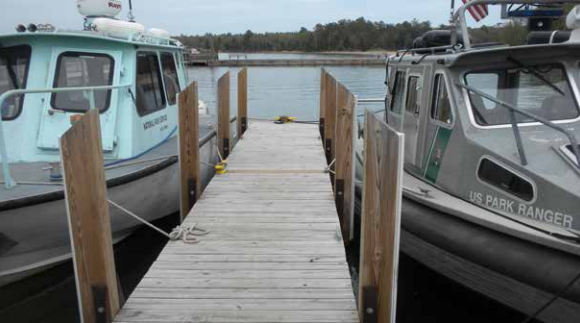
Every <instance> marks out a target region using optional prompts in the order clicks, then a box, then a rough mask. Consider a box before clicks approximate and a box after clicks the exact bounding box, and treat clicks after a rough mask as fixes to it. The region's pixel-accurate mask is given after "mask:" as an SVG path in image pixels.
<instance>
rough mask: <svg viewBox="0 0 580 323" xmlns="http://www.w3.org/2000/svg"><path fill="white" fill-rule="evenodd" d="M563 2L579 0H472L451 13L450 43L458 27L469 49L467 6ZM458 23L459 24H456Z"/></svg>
mask: <svg viewBox="0 0 580 323" xmlns="http://www.w3.org/2000/svg"><path fill="white" fill-rule="evenodd" d="M565 3H577V4H580V0H472V1H468V2H467V3H465V4H464V5H463V6H461V7H460V8H459V9H458V10H457V11H456V12H455V14H454V15H453V17H452V19H451V23H452V25H453V26H452V29H451V31H452V37H451V44H455V43H456V42H457V31H458V30H457V29H458V28H459V29H460V31H461V34H462V35H463V36H464V37H463V45H464V48H465V49H471V47H472V45H471V40H470V38H469V28H468V27H467V20H466V18H465V12H466V11H467V10H469V8H471V7H473V6H477V5H508V4H522V5H526V4H527V5H561V4H565ZM458 24H459V26H458Z"/></svg>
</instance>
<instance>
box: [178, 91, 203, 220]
mask: <svg viewBox="0 0 580 323" xmlns="http://www.w3.org/2000/svg"><path fill="white" fill-rule="evenodd" d="M198 126H199V110H198V96H197V82H193V83H191V84H190V85H189V86H188V87H187V88H186V89H185V90H183V91H182V92H181V93H180V94H179V166H180V170H181V220H182V221H183V219H185V217H186V216H187V215H188V214H189V211H190V210H191V208H192V207H193V205H194V204H195V202H197V200H198V199H199V196H200V194H201V180H200V178H201V177H200V174H201V173H200V166H199V130H198V129H199V128H198Z"/></svg>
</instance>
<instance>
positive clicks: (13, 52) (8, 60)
mask: <svg viewBox="0 0 580 323" xmlns="http://www.w3.org/2000/svg"><path fill="white" fill-rule="evenodd" d="M30 54H31V49H30V46H26V45H23V46H15V47H6V48H1V49H0V95H1V94H3V93H4V92H7V91H11V90H18V89H24V88H26V81H27V79H28V67H29V66H30ZM23 103H24V95H16V96H11V97H9V98H8V99H6V100H5V101H4V103H3V104H2V120H14V119H16V118H17V117H18V116H19V115H20V112H21V111H22V104H23Z"/></svg>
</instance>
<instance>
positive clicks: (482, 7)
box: [461, 0, 489, 21]
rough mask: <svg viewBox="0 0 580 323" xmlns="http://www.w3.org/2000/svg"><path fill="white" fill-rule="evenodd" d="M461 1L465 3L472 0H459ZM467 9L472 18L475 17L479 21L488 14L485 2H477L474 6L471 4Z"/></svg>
mask: <svg viewBox="0 0 580 323" xmlns="http://www.w3.org/2000/svg"><path fill="white" fill-rule="evenodd" d="M461 1H463V4H466V3H468V2H469V1H472V0H461ZM467 10H469V13H470V14H471V16H472V17H473V19H475V21H480V20H482V19H483V18H485V17H487V15H488V14H489V11H488V10H487V5H486V4H478V5H475V6H471V7H469V9H467Z"/></svg>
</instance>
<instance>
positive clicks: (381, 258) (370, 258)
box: [359, 110, 405, 323]
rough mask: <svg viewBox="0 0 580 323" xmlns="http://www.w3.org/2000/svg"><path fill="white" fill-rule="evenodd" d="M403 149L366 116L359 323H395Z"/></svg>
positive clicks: (396, 136) (398, 137) (398, 138)
mask: <svg viewBox="0 0 580 323" xmlns="http://www.w3.org/2000/svg"><path fill="white" fill-rule="evenodd" d="M404 148H405V145H404V135H403V134H402V133H398V132H397V131H395V130H394V129H393V128H391V127H390V126H388V125H387V124H386V123H384V122H382V121H381V120H379V119H378V118H377V117H376V115H375V114H374V113H373V112H372V111H370V110H366V112H365V148H364V149H365V150H364V154H365V156H364V188H363V197H362V200H363V205H362V219H361V251H360V277H359V295H360V297H359V315H360V318H361V320H363V322H364V319H365V318H367V319H368V318H369V317H370V316H372V315H371V314H375V315H376V316H375V317H374V318H373V319H376V321H375V322H391V323H394V322H395V310H396V300H397V269H398V261H399V234H400V227H401V200H402V185H403V183H402V182H403V160H404V156H403V154H404ZM370 309H372V310H370ZM368 321H369V320H367V322H368Z"/></svg>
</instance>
